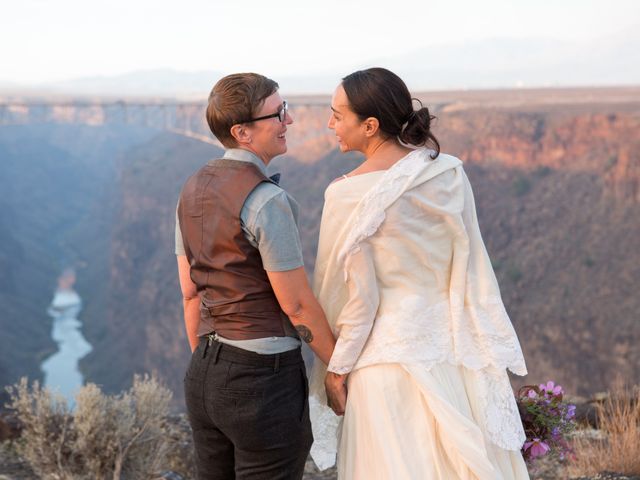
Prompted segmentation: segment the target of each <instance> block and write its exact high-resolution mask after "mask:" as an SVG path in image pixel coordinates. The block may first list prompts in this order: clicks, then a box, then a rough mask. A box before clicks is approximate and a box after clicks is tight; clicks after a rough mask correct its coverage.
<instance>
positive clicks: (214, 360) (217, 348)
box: [213, 342, 222, 365]
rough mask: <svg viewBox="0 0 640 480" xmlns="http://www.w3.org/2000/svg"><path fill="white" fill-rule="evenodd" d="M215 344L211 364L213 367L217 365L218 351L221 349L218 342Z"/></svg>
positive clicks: (220, 344)
mask: <svg viewBox="0 0 640 480" xmlns="http://www.w3.org/2000/svg"><path fill="white" fill-rule="evenodd" d="M217 343H218V344H217V345H216V351H215V353H214V354H213V363H214V365H215V364H216V363H218V357H219V356H220V349H221V348H222V343H220V342H217Z"/></svg>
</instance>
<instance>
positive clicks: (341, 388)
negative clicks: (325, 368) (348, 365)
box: [324, 372, 347, 416]
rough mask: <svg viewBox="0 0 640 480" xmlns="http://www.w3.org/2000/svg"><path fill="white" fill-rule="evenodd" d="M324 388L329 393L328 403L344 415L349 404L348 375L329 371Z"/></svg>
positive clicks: (337, 412) (336, 412)
mask: <svg viewBox="0 0 640 480" xmlns="http://www.w3.org/2000/svg"><path fill="white" fill-rule="evenodd" d="M324 388H325V390H326V393H327V405H329V408H331V410H333V412H334V413H335V414H336V415H338V416H342V415H344V410H345V408H346V405H347V375H338V374H337V373H333V372H327V376H326V377H324Z"/></svg>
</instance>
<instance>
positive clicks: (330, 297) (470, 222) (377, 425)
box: [310, 148, 529, 480]
mask: <svg viewBox="0 0 640 480" xmlns="http://www.w3.org/2000/svg"><path fill="white" fill-rule="evenodd" d="M431 153H432V152H431V151H430V150H427V149H424V148H421V149H417V150H414V151H412V152H411V153H410V154H408V155H407V156H406V157H404V158H403V159H401V160H400V161H398V162H397V163H396V164H394V165H393V166H392V167H391V168H390V169H389V170H385V171H379V172H371V173H366V174H362V175H358V176H354V177H348V178H346V179H344V180H339V181H336V182H334V183H333V184H331V185H330V186H329V187H328V188H327V190H326V193H325V206H324V210H323V215H322V225H321V231H320V242H319V247H318V258H317V261H316V271H315V275H314V290H315V293H316V295H317V297H318V299H319V301H320V303H321V305H322V307H323V308H324V310H325V312H326V314H327V318H328V320H329V323H330V324H331V326H332V328H333V330H334V332H335V333H336V335H337V336H338V341H337V344H336V348H335V351H334V353H333V356H332V358H331V362H330V365H329V370H331V371H333V372H336V373H349V377H348V383H347V385H348V398H347V406H346V412H345V415H344V417H343V418H339V417H336V416H335V415H334V414H333V412H332V411H331V410H330V409H328V407H326V397H325V393H324V376H325V374H326V370H327V367H326V366H325V365H324V364H322V363H321V362H320V361H316V365H315V366H314V368H313V372H312V375H311V391H310V409H311V418H312V425H313V431H314V438H315V443H314V445H313V447H312V450H311V454H312V457H313V459H314V461H315V462H316V464H317V465H318V467H319V468H321V469H324V468H327V467H329V466H332V465H334V464H335V463H336V453H337V465H338V476H339V478H341V479H349V480H351V479H355V480H359V479H363V480H370V479H393V480H402V479H420V480H422V479H446V480H454V479H482V480H484V479H487V480H489V479H490V480H497V479H527V478H529V475H528V473H527V469H526V466H525V463H524V461H523V458H522V455H521V453H520V448H521V446H522V444H523V442H524V440H525V436H524V431H523V428H522V424H521V421H520V416H519V414H518V409H517V406H516V403H515V398H514V395H513V392H512V390H511V385H510V383H509V378H508V375H507V369H509V370H510V371H512V372H513V373H515V374H518V375H525V374H526V367H525V362H524V358H523V356H522V351H521V348H520V344H519V342H518V338H517V336H516V334H515V331H514V329H513V327H512V325H511V322H510V320H509V317H508V315H507V313H506V311H505V309H504V305H503V303H502V300H501V297H500V291H499V288H498V284H497V282H496V279H495V275H494V272H493V269H492V267H491V263H490V261H489V258H488V255H487V253H486V249H485V247H484V243H483V241H482V237H481V235H480V230H479V228H478V222H477V217H476V213H475V205H474V200H473V194H472V191H471V187H470V185H469V182H468V180H467V178H466V175H465V173H464V170H463V169H462V163H461V162H460V160H458V159H457V158H455V157H452V156H449V155H445V154H440V155H439V156H438V157H437V158H436V159H435V160H433V159H431V157H430V155H431Z"/></svg>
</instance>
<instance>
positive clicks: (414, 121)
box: [399, 106, 440, 152]
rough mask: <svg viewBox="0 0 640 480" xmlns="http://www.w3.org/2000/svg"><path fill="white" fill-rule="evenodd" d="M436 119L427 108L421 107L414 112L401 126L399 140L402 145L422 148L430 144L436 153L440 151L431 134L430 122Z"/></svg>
mask: <svg viewBox="0 0 640 480" xmlns="http://www.w3.org/2000/svg"><path fill="white" fill-rule="evenodd" d="M435 118H436V117H434V116H433V115H431V113H430V112H429V109H428V108H427V107H422V106H421V108H420V109H419V110H414V111H413V112H412V113H411V114H410V115H409V118H408V119H407V122H406V124H405V125H403V127H404V128H403V129H402V132H401V133H400V136H399V138H400V140H401V141H402V142H403V143H406V144H410V145H415V146H417V147H422V146H424V145H426V144H427V143H429V142H431V143H432V144H433V145H434V147H436V151H437V152H439V151H440V144H439V143H438V140H437V139H436V137H435V136H434V135H433V133H431V120H434V119H435Z"/></svg>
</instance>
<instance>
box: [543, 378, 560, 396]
mask: <svg viewBox="0 0 640 480" xmlns="http://www.w3.org/2000/svg"><path fill="white" fill-rule="evenodd" d="M539 387H540V390H542V391H543V392H546V393H549V394H552V395H560V394H563V393H564V391H563V390H562V387H561V386H560V385H556V384H555V383H554V382H553V381H552V380H549V381H548V382H547V384H546V385H545V384H544V383H541V384H540V385H539Z"/></svg>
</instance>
